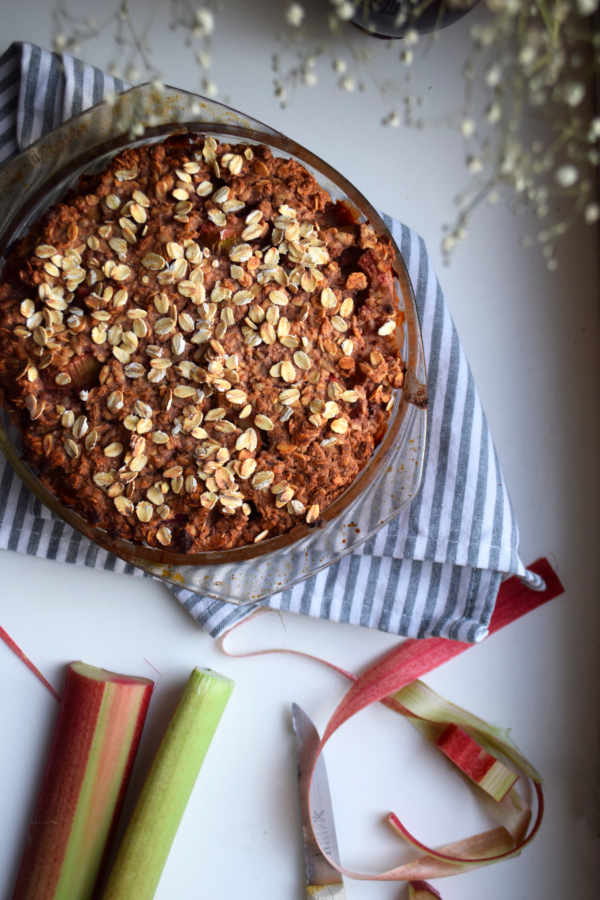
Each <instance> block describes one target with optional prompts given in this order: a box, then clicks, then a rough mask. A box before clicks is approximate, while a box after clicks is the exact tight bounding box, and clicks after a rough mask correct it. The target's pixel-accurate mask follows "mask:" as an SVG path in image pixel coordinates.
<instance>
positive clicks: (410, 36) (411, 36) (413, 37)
mask: <svg viewBox="0 0 600 900" xmlns="http://www.w3.org/2000/svg"><path fill="white" fill-rule="evenodd" d="M418 42H419V32H418V31H417V29H416V28H409V30H408V31H407V32H406V34H405V35H404V43H405V44H406V46H407V47H412V46H413V45H414V44H417V43H418Z"/></svg>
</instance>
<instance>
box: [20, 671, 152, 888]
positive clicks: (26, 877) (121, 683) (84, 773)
mask: <svg viewBox="0 0 600 900" xmlns="http://www.w3.org/2000/svg"><path fill="white" fill-rule="evenodd" d="M152 687H153V682H152V681H150V680H149V679H147V678H134V677H129V676H125V675H116V674H114V673H113V672H107V671H106V670H105V669H97V668H95V667H94V666H88V665H86V664H85V663H82V662H76V663H72V664H71V665H70V666H69V668H68V671H67V678H66V681H65V688H64V691H63V696H62V700H61V705H60V709H59V712H58V719H57V722H56V727H55V729H54V735H53V738H52V744H51V746H50V752H49V755H48V760H47V763H46V769H45V771H44V775H43V778H42V784H41V787H40V793H39V796H38V799H37V803H36V806H35V811H34V814H33V820H32V822H31V825H30V828H29V835H28V839H27V845H26V847H25V852H24V854H23V859H22V861H21V867H20V870H19V874H18V877H17V883H16V886H15V890H14V894H13V900H89V898H92V897H93V896H94V890H95V888H96V885H97V883H98V881H99V879H100V877H101V875H102V870H103V867H104V865H105V862H106V857H107V854H108V850H109V846H110V841H111V839H112V837H113V835H114V830H115V828H116V824H117V820H118V817H119V813H120V811H121V807H122V805H123V800H124V798H125V792H126V790H127V785H128V783H129V777H130V775H131V769H132V767H133V762H134V759H135V754H136V752H137V748H138V744H139V741H140V737H141V733H142V728H143V725H144V720H145V718H146V712H147V709H148V703H149V702H150V696H151V694H152Z"/></svg>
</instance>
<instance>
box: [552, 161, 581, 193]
mask: <svg viewBox="0 0 600 900" xmlns="http://www.w3.org/2000/svg"><path fill="white" fill-rule="evenodd" d="M554 177H555V179H556V183H557V184H559V185H560V187H563V188H570V187H573V185H574V184H577V181H578V180H579V169H578V168H577V166H574V165H572V164H571V163H566V164H565V165H564V166H560V168H558V169H557V170H556V173H555V175H554Z"/></svg>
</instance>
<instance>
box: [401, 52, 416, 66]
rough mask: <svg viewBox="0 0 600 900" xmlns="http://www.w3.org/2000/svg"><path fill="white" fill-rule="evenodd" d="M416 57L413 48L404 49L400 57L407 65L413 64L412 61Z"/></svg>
mask: <svg viewBox="0 0 600 900" xmlns="http://www.w3.org/2000/svg"><path fill="white" fill-rule="evenodd" d="M414 58H415V55H414V53H413V52H412V50H403V51H402V53H401V54H400V59H401V61H402V62H403V63H404V65H405V66H410V65H412V61H413V59H414Z"/></svg>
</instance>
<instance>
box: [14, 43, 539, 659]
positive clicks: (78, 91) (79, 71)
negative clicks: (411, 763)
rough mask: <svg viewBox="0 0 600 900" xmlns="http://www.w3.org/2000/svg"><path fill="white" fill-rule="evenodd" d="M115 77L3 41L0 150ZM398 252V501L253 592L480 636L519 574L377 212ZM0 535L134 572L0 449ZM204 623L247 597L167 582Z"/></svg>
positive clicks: (455, 372) (444, 359) (404, 231)
mask: <svg viewBox="0 0 600 900" xmlns="http://www.w3.org/2000/svg"><path fill="white" fill-rule="evenodd" d="M125 87H126V85H124V84H123V83H122V82H120V81H119V80H118V79H113V78H111V77H109V76H108V75H106V74H105V73H103V72H102V71H101V70H99V69H96V68H93V67H92V66H87V65H84V64H83V63H81V62H80V61H79V60H76V59H73V58H72V57H70V56H67V55H66V54H64V55H62V56H58V55H57V54H52V53H49V52H47V51H44V50H41V49H40V48H39V47H35V46H33V45H31V44H13V45H12V46H11V47H10V49H9V50H8V51H7V52H6V53H5V54H4V56H2V57H0V164H1V163H2V162H5V161H6V160H8V159H10V158H11V157H12V156H13V155H15V154H16V153H18V152H19V150H21V149H23V148H24V147H26V146H28V145H29V144H30V143H31V142H32V141H34V140H36V138H38V137H39V136H40V135H42V134H44V133H46V132H47V131H48V130H50V129H51V128H53V127H56V126H57V125H58V124H60V123H61V122H63V121H64V120H65V119H68V118H70V117H71V116H73V115H76V114H77V113H79V112H81V111H82V110H83V109H87V108H88V107H89V106H92V105H94V104H95V103H98V102H100V101H101V100H102V99H103V97H104V96H105V95H106V92H108V91H115V92H118V91H121V90H123V89H124V88H125ZM384 218H385V219H386V222H387V225H388V227H389V228H390V230H391V231H392V233H393V235H394V237H395V239H396V242H397V243H398V245H399V247H400V249H401V251H402V255H403V256H404V259H405V261H406V264H407V267H408V270H409V273H410V277H411V280H412V283H413V286H414V289H415V294H416V298H417V304H418V308H419V315H420V318H421V324H422V329H423V341H424V345H425V356H426V361H427V380H428V390H429V435H428V444H427V452H426V461H425V470H424V475H423V484H422V488H421V491H420V493H419V494H418V495H417V497H416V499H415V500H414V502H413V503H412V505H411V506H410V507H408V508H407V509H406V510H405V511H404V512H403V513H401V514H400V515H399V516H398V517H397V518H396V519H395V520H394V521H393V522H392V523H391V524H390V525H388V526H387V527H386V528H384V529H382V530H381V531H379V532H378V533H377V534H376V535H375V536H374V537H372V538H370V539H369V540H368V541H366V542H365V543H364V544H362V545H361V546H360V547H358V548H357V549H356V550H355V551H354V552H353V553H352V554H349V555H348V556H346V557H344V559H342V560H340V561H338V562H336V563H334V564H333V565H332V566H330V567H329V568H328V569H325V570H323V571H322V572H320V573H319V574H318V575H316V576H314V577H312V578H310V579H308V580H307V581H304V582H302V583H301V584H298V585H296V586H295V587H293V588H290V589H289V590H286V591H284V592H283V593H281V594H276V595H273V596H272V597H270V598H268V600H267V601H265V605H267V604H268V605H269V606H271V607H273V608H275V609H282V610H289V611H292V612H297V613H300V614H303V615H311V616H317V617H321V618H327V619H332V620H335V621H341V622H350V623H354V624H358V625H363V626H366V627H369V628H378V629H381V630H383V631H389V632H392V633H394V634H400V635H410V636H413V637H427V636H429V635H441V636H445V637H450V638H454V639H457V640H464V641H471V642H472V641H478V640H481V639H482V638H483V637H485V635H486V633H487V625H488V624H489V620H490V616H491V614H492V611H493V608H494V602H495V599H496V595H497V592H498V588H499V586H500V581H501V579H502V578H503V577H504V576H506V575H507V574H517V575H519V576H521V577H523V578H524V579H527V580H528V581H529V582H530V583H531V584H532V586H535V582H534V581H532V579H531V578H530V573H527V572H526V570H525V568H524V566H523V564H522V562H521V560H520V559H519V556H518V552H517V548H518V531H517V524H516V521H515V516H514V512H513V509H512V506H511V503H510V499H509V496H508V492H507V490H506V485H505V483H504V478H503V476H502V472H501V470H500V466H499V463H498V458H497V456H496V452H495V449H494V446H493V443H492V439H491V436H490V432H489V429H488V425H487V421H486V418H485V414H484V412H483V409H482V407H481V403H480V400H479V397H478V394H477V391H476V389H475V385H474V383H473V376H472V374H471V371H470V369H469V366H468V363H467V361H466V358H465V355H464V353H463V350H462V347H461V344H460V341H459V338H458V335H457V333H456V329H455V328H454V324H453V322H452V319H451V316H450V313H449V311H448V308H447V306H446V302H445V300H444V297H443V294H442V291H441V288H440V285H439V282H438V280H437V278H436V275H435V273H434V271H433V269H432V266H431V262H430V260H429V257H428V255H427V251H426V249H425V245H424V243H423V241H422V240H421V238H419V237H418V236H417V235H415V234H414V232H412V231H411V230H410V229H409V228H407V227H406V226H405V225H402V224H400V223H399V222H396V221H393V220H392V219H390V218H389V217H386V216H384ZM0 547H1V548H6V549H9V550H15V551H18V552H21V553H29V554H32V555H35V556H43V557H45V558H47V559H56V560H59V561H62V562H67V563H77V564H80V565H86V566H90V567H93V568H103V569H109V570H111V571H115V572H122V573H128V574H131V575H140V574H141V573H140V572H139V571H137V570H134V569H133V567H132V566H131V565H128V564H126V563H124V562H122V561H121V560H118V559H116V558H115V557H113V556H111V555H110V554H108V553H106V551H103V550H100V549H99V548H98V547H97V546H95V545H93V544H91V543H89V542H88V541H87V540H86V539H85V538H83V537H82V536H81V535H80V534H79V533H77V532H75V531H73V530H72V529H71V528H69V527H68V526H66V525H65V524H64V523H63V522H62V521H60V520H59V519H57V518H56V517H54V516H53V515H52V514H51V513H50V512H49V510H47V509H46V508H45V507H43V506H42V504H41V503H40V502H39V501H38V500H36V499H35V498H34V497H33V496H32V495H31V494H30V493H29V491H28V490H27V488H26V487H25V486H24V485H23V484H21V482H20V481H19V479H18V478H17V476H16V475H14V474H13V472H12V469H11V468H10V466H9V465H8V463H7V462H6V460H5V459H4V457H2V456H1V455H0ZM173 590H174V592H175V593H176V594H177V596H178V597H179V599H180V600H181V602H182V603H183V604H184V605H185V606H186V608H187V609H188V610H189V611H190V612H191V613H192V615H193V616H194V617H195V618H196V619H197V620H198V621H199V622H200V623H201V624H202V625H203V626H204V627H205V628H206V629H207V630H208V631H209V632H210V633H211V634H212V635H215V636H216V635H218V634H220V633H221V632H223V631H224V630H225V629H227V628H229V627H231V625H233V624H234V623H235V622H237V621H239V620H240V619H241V618H243V617H244V616H247V615H248V614H249V613H250V612H251V611H252V610H253V609H255V608H256V607H244V608H239V607H237V606H232V605H230V604H227V603H224V602H223V601H221V600H213V599H210V598H207V597H200V596H199V595H197V594H193V593H191V592H190V591H186V590H181V589H177V588H173Z"/></svg>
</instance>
